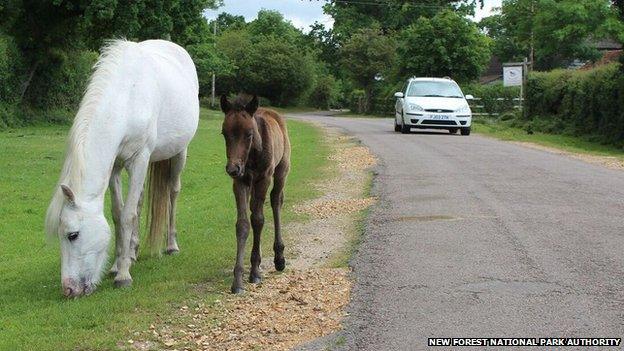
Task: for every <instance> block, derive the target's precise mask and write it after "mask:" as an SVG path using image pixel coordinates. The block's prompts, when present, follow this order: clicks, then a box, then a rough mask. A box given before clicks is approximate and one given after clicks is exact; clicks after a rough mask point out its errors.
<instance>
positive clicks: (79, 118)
mask: <svg viewBox="0 0 624 351" xmlns="http://www.w3.org/2000/svg"><path fill="white" fill-rule="evenodd" d="M135 44H136V43H133V42H129V41H126V40H125V39H117V40H109V41H107V42H106V43H105V44H104V46H103V47H102V49H101V54H100V57H99V58H98V61H97V62H96V63H95V65H94V66H93V74H92V75H91V78H90V80H89V84H88V85H87V88H86V90H85V94H84V96H83V98H82V101H81V102H80V107H79V108H78V113H77V114H76V117H75V118H74V123H73V124H72V127H71V129H70V131H69V138H68V140H67V148H66V152H65V163H64V164H63V169H62V171H61V176H60V179H59V184H57V187H56V189H55V192H54V195H53V197H52V201H51V202H50V205H49V207H48V211H47V213H46V220H45V231H46V233H47V234H48V235H49V236H54V235H56V234H57V232H58V227H59V221H60V215H61V210H62V209H63V202H64V196H63V193H62V191H61V189H60V184H66V185H68V186H69V187H70V188H71V189H72V190H73V191H74V192H76V193H78V194H79V193H80V190H81V189H80V184H81V180H82V178H83V177H84V173H85V166H86V160H85V158H84V157H85V155H84V154H85V150H84V148H85V141H86V138H87V134H88V130H89V125H90V122H91V119H92V118H93V115H94V114H95V110H96V108H97V105H98V102H99V101H100V100H101V98H102V96H103V95H104V92H105V90H106V88H107V86H108V83H109V82H110V80H111V79H110V78H111V77H112V76H113V74H114V73H115V72H116V70H117V68H118V66H119V64H120V63H121V62H122V60H121V57H122V55H123V52H124V51H125V49H126V48H128V47H129V46H132V45H135Z"/></svg>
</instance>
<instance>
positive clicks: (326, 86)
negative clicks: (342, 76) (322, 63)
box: [308, 74, 340, 109]
mask: <svg viewBox="0 0 624 351" xmlns="http://www.w3.org/2000/svg"><path fill="white" fill-rule="evenodd" d="M339 95H340V91H339V87H338V83H337V82H336V79H335V78H334V76H332V75H330V74H328V75H322V76H320V77H317V79H316V82H315V83H314V86H313V88H312V91H311V92H310V94H309V96H308V103H309V104H310V105H311V106H312V107H316V108H319V109H330V108H331V107H334V106H336V103H337V102H338V99H339Z"/></svg>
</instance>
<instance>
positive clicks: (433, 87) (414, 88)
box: [407, 81, 464, 98]
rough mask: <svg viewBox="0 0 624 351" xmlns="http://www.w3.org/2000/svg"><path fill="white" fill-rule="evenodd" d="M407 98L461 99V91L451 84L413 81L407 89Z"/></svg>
mask: <svg viewBox="0 0 624 351" xmlns="http://www.w3.org/2000/svg"><path fill="white" fill-rule="evenodd" d="M407 96H422V97H445V98H463V97H464V96H463V95H462V92H461V90H459V87H458V86H457V84H455V83H453V82H439V81H421V82H419V81H414V82H412V83H411V84H410V86H409V88H408V89H407Z"/></svg>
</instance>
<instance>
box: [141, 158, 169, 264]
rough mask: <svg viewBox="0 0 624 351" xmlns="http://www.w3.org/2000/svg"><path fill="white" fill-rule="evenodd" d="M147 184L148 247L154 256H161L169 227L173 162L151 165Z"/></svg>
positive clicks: (165, 161) (160, 162) (164, 161)
mask: <svg viewBox="0 0 624 351" xmlns="http://www.w3.org/2000/svg"><path fill="white" fill-rule="evenodd" d="M147 182H148V183H147V184H148V188H147V193H148V203H149V209H148V212H147V216H148V217H147V223H149V232H148V235H147V245H148V246H149V248H150V252H151V254H152V255H160V253H161V250H162V246H163V242H164V241H165V236H166V233H167V227H168V225H169V207H170V202H171V199H170V194H171V160H163V161H158V162H153V163H151V164H150V168H149V179H148V181H147Z"/></svg>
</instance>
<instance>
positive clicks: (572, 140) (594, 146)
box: [472, 119, 624, 159]
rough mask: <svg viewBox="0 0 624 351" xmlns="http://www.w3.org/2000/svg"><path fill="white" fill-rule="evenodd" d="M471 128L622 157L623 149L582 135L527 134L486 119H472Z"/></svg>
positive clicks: (553, 146)
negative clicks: (590, 139)
mask: <svg viewBox="0 0 624 351" xmlns="http://www.w3.org/2000/svg"><path fill="white" fill-rule="evenodd" d="M472 130H473V131H474V132H476V133H480V134H483V135H487V136H491V137H495V138H498V139H501V140H509V141H521V142H530V143H535V144H539V145H543V146H547V147H552V148H557V149H561V150H564V151H568V152H572V153H582V154H589V155H597V156H615V157H618V158H620V159H624V150H622V149H621V148H618V147H615V146H611V145H604V144H600V143H597V142H593V141H589V140H587V139H585V138H583V137H575V136H568V135H557V134H545V133H538V132H535V133H534V134H527V132H526V131H525V130H523V129H519V128H513V127H510V126H508V125H506V124H505V123H504V122H496V121H491V120H486V119H475V120H473V126H472Z"/></svg>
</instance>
